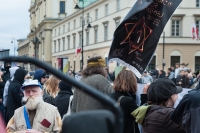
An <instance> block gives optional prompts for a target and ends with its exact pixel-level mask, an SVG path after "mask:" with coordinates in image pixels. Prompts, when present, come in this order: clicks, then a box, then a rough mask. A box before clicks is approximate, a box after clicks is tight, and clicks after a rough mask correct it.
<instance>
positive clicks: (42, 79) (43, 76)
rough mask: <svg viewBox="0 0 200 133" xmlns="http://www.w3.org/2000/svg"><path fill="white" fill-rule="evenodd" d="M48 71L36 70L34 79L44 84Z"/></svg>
mask: <svg viewBox="0 0 200 133" xmlns="http://www.w3.org/2000/svg"><path fill="white" fill-rule="evenodd" d="M46 75H47V74H46V73H45V71H44V70H36V71H35V73H34V76H33V79H37V80H38V81H39V82H40V84H41V85H44V83H45V82H46V80H47V79H46Z"/></svg>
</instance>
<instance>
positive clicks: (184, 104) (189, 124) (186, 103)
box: [171, 76, 200, 133]
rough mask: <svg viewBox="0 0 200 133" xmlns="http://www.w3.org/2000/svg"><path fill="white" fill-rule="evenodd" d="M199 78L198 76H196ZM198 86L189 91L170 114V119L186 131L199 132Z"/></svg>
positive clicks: (199, 94) (190, 132)
mask: <svg viewBox="0 0 200 133" xmlns="http://www.w3.org/2000/svg"><path fill="white" fill-rule="evenodd" d="M197 77H198V78H199V76H197ZM199 96H200V86H197V88H196V89H194V90H192V91H189V93H188V94H186V95H185V96H184V97H183V98H182V100H181V101H180V102H179V104H178V106H177V107H176V109H175V110H174V111H173V113H172V114H171V120H173V121H174V122H176V123H177V124H178V125H180V126H182V127H183V128H184V130H185V131H186V132H187V133H200V128H199V122H200V115H199V108H200V102H199V101H200V97H199Z"/></svg>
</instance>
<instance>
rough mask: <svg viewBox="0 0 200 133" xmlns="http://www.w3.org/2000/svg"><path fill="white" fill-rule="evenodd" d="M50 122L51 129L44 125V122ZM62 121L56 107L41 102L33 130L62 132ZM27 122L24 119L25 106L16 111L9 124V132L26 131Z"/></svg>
mask: <svg viewBox="0 0 200 133" xmlns="http://www.w3.org/2000/svg"><path fill="white" fill-rule="evenodd" d="M45 119H46V120H47V121H48V122H50V124H49V125H48V124H47V125H48V126H49V127H47V126H46V127H45V126H44V125H42V121H46V120H45ZM61 126H62V121H61V117H60V114H59V112H58V110H57V108H56V107H54V106H53V105H51V104H48V103H45V102H41V103H39V105H38V107H37V109H36V114H35V117H34V120H33V125H32V129H35V130H38V131H41V132H53V131H57V132H60V131H61ZM26 129H27V127H26V122H25V118H24V106H22V107H20V108H18V109H16V110H15V113H14V116H13V117H12V118H11V120H10V121H9V122H8V125H7V132H16V131H23V130H26Z"/></svg>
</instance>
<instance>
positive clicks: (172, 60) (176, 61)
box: [170, 56, 181, 66]
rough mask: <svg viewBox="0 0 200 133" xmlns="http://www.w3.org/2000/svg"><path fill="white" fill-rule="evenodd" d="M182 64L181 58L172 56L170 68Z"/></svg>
mask: <svg viewBox="0 0 200 133" xmlns="http://www.w3.org/2000/svg"><path fill="white" fill-rule="evenodd" d="M180 62H181V57H180V56H171V62H170V63H171V64H170V66H175V64H176V63H180Z"/></svg>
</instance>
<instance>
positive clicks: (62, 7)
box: [60, 1, 65, 13]
mask: <svg viewBox="0 0 200 133" xmlns="http://www.w3.org/2000/svg"><path fill="white" fill-rule="evenodd" d="M60 13H65V1H60Z"/></svg>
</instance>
